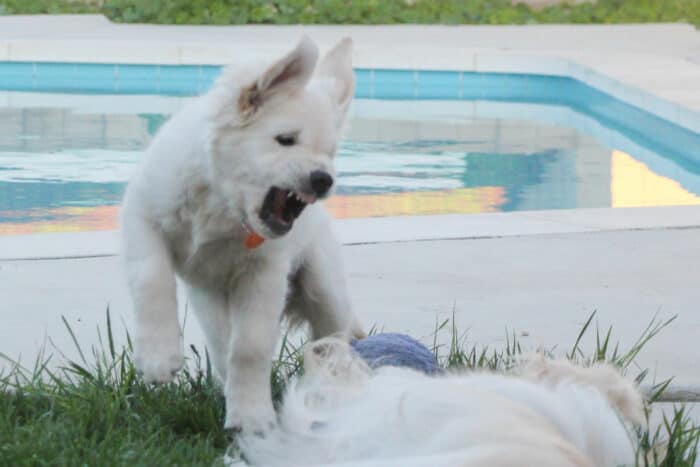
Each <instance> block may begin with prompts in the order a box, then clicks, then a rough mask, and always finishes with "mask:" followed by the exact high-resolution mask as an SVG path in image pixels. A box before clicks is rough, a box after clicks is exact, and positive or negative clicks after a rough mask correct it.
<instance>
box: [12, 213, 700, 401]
mask: <svg viewBox="0 0 700 467" xmlns="http://www.w3.org/2000/svg"><path fill="white" fill-rule="evenodd" d="M337 227H338V230H339V232H340V233H341V238H342V239H343V242H344V244H345V245H344V247H343V252H344V256H345V262H346V269H347V271H348V277H349V287H350V291H351V295H352V299H353V303H354V307H355V309H356V310H357V311H358V312H359V313H360V315H361V316H362V318H363V319H364V321H365V322H366V324H367V325H376V326H378V327H380V328H384V329H386V330H391V331H400V332H408V333H410V334H412V335H415V336H418V337H423V338H426V339H431V334H432V331H433V330H434V329H435V326H436V323H437V322H439V321H442V320H444V319H447V318H450V317H452V315H453V313H454V316H455V319H456V322H457V325H458V327H459V329H460V330H461V331H468V336H469V341H470V342H472V343H474V344H480V345H481V344H483V345H489V346H496V347H501V346H502V345H504V342H505V332H506V329H508V330H510V332H515V334H516V335H517V336H519V340H520V341H521V342H522V344H523V345H524V346H525V347H526V348H536V347H538V346H544V347H545V348H553V347H556V348H558V349H560V350H561V351H564V350H565V349H568V348H569V346H570V345H571V344H572V343H573V342H574V340H575V338H576V334H577V333H578V331H579V330H580V327H581V325H582V324H583V323H584V322H585V320H586V318H587V317H588V316H589V315H590V313H592V312H593V311H594V310H597V312H598V320H599V322H600V325H601V328H603V329H607V327H608V326H613V331H614V334H613V335H614V338H615V339H616V340H619V341H620V342H621V344H622V347H623V348H625V347H629V346H631V345H632V343H633V342H634V340H635V339H636V338H637V337H638V336H639V335H640V333H641V332H642V330H643V329H644V328H645V327H646V325H647V324H649V322H650V321H651V320H652V319H653V318H654V317H655V316H657V315H658V318H659V319H666V318H670V317H672V316H674V315H678V318H677V320H676V321H675V322H674V323H672V324H671V325H670V326H669V327H668V328H667V329H666V330H664V331H663V332H662V333H661V334H660V335H659V336H657V337H656V338H655V339H653V340H652V341H651V342H650V343H649V344H648V346H647V348H646V349H645V350H644V352H642V354H641V355H640V359H639V364H640V365H641V366H642V367H645V368H650V369H652V371H653V372H654V373H655V374H656V376H657V379H661V378H666V377H670V376H674V377H675V383H674V385H679V386H698V387H700V359H698V358H697V356H698V355H697V351H696V349H695V346H694V345H693V344H694V340H695V339H696V336H697V335H698V332H700V313H698V303H700V288H699V287H697V274H696V273H695V271H697V264H700V249H698V248H697V242H698V240H697V239H698V238H699V237H698V236H699V235H700V206H688V207H668V208H633V209H615V210H613V209H590V210H589V209H580V210H572V211H543V212H532V213H508V214H481V215H479V214H477V215H457V216H427V217H423V218H419V217H405V218H396V219H382V218H380V219H359V220H346V221H338V225H337ZM42 237H43V238H42ZM52 237H53V239H57V238H60V237H63V238H62V241H63V242H65V243H64V246H65V247H66V249H65V252H67V253H70V254H68V255H66V256H70V257H65V256H64V257H62V258H61V257H60V256H56V255H55V254H54V255H52V253H51V251H49V250H45V251H42V250H41V249H40V248H41V247H40V245H42V244H43V245H44V248H46V245H51V246H53V247H54V248H55V247H56V246H57V245H60V242H57V241H55V240H51V238H47V237H46V236H43V235H37V236H34V235H27V236H4V237H0V256H1V257H2V258H0V296H2V297H3V304H2V312H3V313H2V314H3V328H2V335H1V341H2V343H3V345H2V347H3V348H2V352H3V353H5V354H8V355H9V356H11V357H13V358H17V357H18V356H19V355H20V354H21V355H22V356H23V357H22V361H24V362H30V361H33V358H34V357H35V355H36V354H37V351H38V349H39V348H40V346H41V343H42V342H44V340H45V337H46V336H49V337H51V339H52V340H53V342H55V343H56V345H57V348H58V349H60V350H61V351H64V352H65V353H66V354H67V355H68V356H72V357H76V356H77V353H76V352H75V351H74V350H73V349H74V347H73V344H72V342H71V340H70V336H69V335H68V333H67V332H66V331H65V328H64V327H63V325H62V323H61V316H62V315H65V316H66V318H67V320H68V322H69V323H70V324H71V326H73V329H74V330H75V332H76V334H77V336H78V339H79V340H80V342H82V343H83V344H84V345H85V346H86V347H89V346H90V345H92V344H96V343H97V337H98V336H97V333H96V331H95V330H96V327H97V326H102V327H103V330H104V326H103V324H104V311H105V310H106V309H107V307H109V308H110V310H111V313H112V316H113V319H114V320H115V322H118V323H119V322H123V323H125V325H126V327H127V328H130V323H131V311H130V310H131V306H130V302H129V298H128V294H127V290H126V284H125V280H124V276H123V271H122V270H121V263H120V260H119V258H118V257H117V256H114V255H115V254H116V253H117V248H118V242H117V240H116V237H117V236H116V234H115V233H110V232H106V233H81V234H53V235H52ZM370 237H374V239H373V240H371V239H370ZM407 237H412V238H407ZM32 243H34V245H32ZM34 247H36V248H37V250H35V254H34V255H30V256H27V253H28V252H30V251H31V249H32V248H34ZM71 248H72V250H71ZM80 248H83V250H81V249H80ZM13 253H14V254H13ZM54 253H55V251H54ZM88 253H89V254H88ZM90 254H99V255H100V257H91V256H90ZM18 258H24V259H18ZM30 258H34V259H30ZM42 258H43V259H42ZM180 305H181V314H182V315H184V308H185V307H186V304H185V300H184V297H183V299H181V303H180ZM122 331H123V329H121V327H120V329H119V331H118V332H117V334H118V335H119V337H120V338H121V339H120V340H121V341H122V342H123V341H124V339H123V337H124V333H123V332H122ZM185 336H186V340H187V342H190V343H194V344H196V345H198V346H201V345H202V344H203V339H202V336H201V332H200V330H199V327H198V325H197V323H196V322H195V321H194V320H193V319H192V318H191V317H190V319H188V320H187V325H186V331H185ZM442 337H443V340H444V339H446V338H448V337H449V335H448V334H444V335H443V336H442ZM592 342H593V335H592V334H591V335H590V336H589V340H588V341H587V346H588V348H589V349H590V345H591V344H592ZM0 367H2V364H0Z"/></svg>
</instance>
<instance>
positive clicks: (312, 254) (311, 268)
mask: <svg viewBox="0 0 700 467" xmlns="http://www.w3.org/2000/svg"><path fill="white" fill-rule="evenodd" d="M294 282H295V284H294V286H295V289H294V295H293V296H292V297H290V303H289V312H290V313H292V314H293V315H299V316H300V317H301V318H303V319H305V320H307V321H308V322H309V324H310V325H311V331H312V337H313V339H320V338H322V337H325V336H331V335H336V336H338V337H345V338H351V337H354V338H358V339H361V338H363V337H366V334H365V332H364V330H363V328H362V325H361V324H360V321H359V319H358V318H357V316H356V315H355V313H353V311H352V309H351V306H350V298H349V297H348V292H347V287H346V285H345V277H344V271H343V265H342V260H341V257H340V248H339V246H338V244H337V243H336V241H335V239H334V238H333V237H332V236H331V234H330V232H328V235H319V238H318V239H317V241H316V242H315V243H314V244H313V246H312V247H311V248H310V249H309V251H307V252H306V254H305V255H304V258H303V261H302V265H301V267H300V269H299V271H298V273H297V276H296V278H295V281H294Z"/></svg>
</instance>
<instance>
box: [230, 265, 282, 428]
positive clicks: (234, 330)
mask: <svg viewBox="0 0 700 467" xmlns="http://www.w3.org/2000/svg"><path fill="white" fill-rule="evenodd" d="M288 272H289V263H288V262H287V261H269V262H268V261H263V262H261V263H260V264H258V265H256V266H251V267H250V268H249V269H248V270H247V271H246V274H245V275H244V276H243V277H241V278H240V280H239V281H238V283H237V284H236V287H235V289H234V290H232V291H231V293H230V294H229V298H228V308H229V313H230V314H231V319H232V327H231V341H230V348H229V353H228V355H227V363H226V377H225V385H224V395H225V397H226V420H225V422H224V426H225V427H226V428H231V429H235V430H242V431H243V432H247V433H251V432H258V433H266V432H267V431H268V430H270V429H271V428H272V427H274V425H275V423H276V416H275V411H274V408H273V406H272V388H271V384H270V373H271V371H272V357H273V353H274V351H275V344H276V343H277V339H278V337H279V332H280V319H281V317H282V310H283V309H284V300H285V297H286V295H287V274H288Z"/></svg>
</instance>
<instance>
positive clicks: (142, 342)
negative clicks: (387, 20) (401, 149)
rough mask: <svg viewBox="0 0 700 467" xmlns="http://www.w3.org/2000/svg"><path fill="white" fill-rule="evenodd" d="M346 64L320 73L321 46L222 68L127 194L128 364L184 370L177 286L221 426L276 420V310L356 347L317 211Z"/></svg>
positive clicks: (170, 126) (339, 119) (155, 377)
mask: <svg viewBox="0 0 700 467" xmlns="http://www.w3.org/2000/svg"><path fill="white" fill-rule="evenodd" d="M351 55H352V43H351V41H350V40H349V39H344V40H342V41H341V42H339V43H338V44H337V45H336V46H335V47H334V48H333V49H332V50H331V51H330V52H329V53H328V54H327V55H326V56H325V57H324V58H323V60H322V61H321V63H320V66H319V67H318V70H316V72H315V69H316V61H317V58H318V49H317V47H316V45H315V44H314V43H312V42H311V41H310V40H309V39H306V38H303V39H302V40H301V41H300V42H299V44H298V45H297V46H296V48H295V49H294V50H293V51H291V52H290V53H289V54H287V55H286V56H284V57H282V58H281V59H279V60H278V61H276V62H274V63H272V64H266V65H262V66H261V65H242V66H237V67H231V68H229V69H227V70H226V71H224V73H223V74H222V76H221V78H220V79H219V80H218V81H217V83H216V84H215V86H214V87H213V88H212V90H211V91H210V92H209V93H207V94H206V95H204V96H202V97H200V98H198V99H195V100H194V101H193V102H192V103H191V104H189V105H187V106H186V107H185V108H183V109H182V110H181V111H180V112H179V113H178V114H176V115H175V116H174V117H173V118H172V119H171V120H170V121H168V122H167V123H166V124H165V125H164V126H163V128H162V129H161V130H160V131H159V133H158V134H157V135H156V137H155V138H154V140H153V142H152V143H151V145H150V147H149V149H148V152H147V155H146V158H145V160H144V161H143V164H142V166H141V168H140V170H139V171H138V173H137V174H136V175H135V177H134V178H133V179H132V180H131V182H130V184H129V187H128V189H127V194H126V197H125V201H124V207H123V219H122V223H123V232H124V257H125V262H126V270H127V275H128V279H129V285H130V290H131V294H132V297H133V302H134V308H135V314H136V330H135V342H134V344H135V364H136V366H137V368H138V369H139V371H141V372H142V374H143V377H144V378H145V379H146V380H147V381H153V382H165V381H169V380H171V379H172V378H173V375H174V374H175V373H176V372H177V371H178V369H179V368H180V367H181V366H182V364H183V348H182V347H183V343H182V333H181V329H180V325H179V321H178V315H177V302H176V281H175V276H176V275H178V276H179V277H180V278H182V279H183V281H184V282H185V283H186V284H187V287H188V298H189V303H190V305H192V307H193V308H194V310H195V314H196V316H197V317H198V320H199V321H200V323H201V325H202V328H203V329H204V332H205V334H206V337H207V341H208V348H209V350H210V353H211V358H212V362H213V366H214V368H215V370H216V372H217V373H218V376H219V377H220V378H221V379H222V381H223V384H224V394H225V397H226V420H225V425H226V427H229V428H234V429H242V430H243V431H244V432H260V431H263V432H264V431H266V430H268V429H269V428H270V427H272V426H273V425H274V423H275V412H274V410H273V406H272V401H271V391H270V370H271V357H272V354H273V352H274V347H275V345H276V342H277V340H278V334H279V327H280V319H281V318H282V315H283V313H284V312H286V313H288V314H292V315H294V316H296V317H297V318H302V319H304V320H306V321H308V322H309V323H310V326H311V329H312V333H313V337H314V338H319V337H322V336H327V335H343V336H346V337H350V336H351V335H354V336H356V337H362V336H363V331H362V328H361V326H360V325H359V323H358V320H357V319H356V317H355V315H354V314H353V313H352V312H351V310H350V304H349V301H348V297H347V294H346V290H345V283H344V277H343V272H342V265H341V261H340V252H339V248H338V246H337V244H336V241H335V239H334V236H333V234H332V232H331V228H330V224H329V219H328V217H327V215H326V214H325V212H324V211H323V208H322V207H321V206H320V203H315V201H317V200H319V199H322V198H325V197H327V196H328V195H329V193H330V192H331V189H332V185H333V182H334V179H333V177H334V169H333V157H334V154H335V152H336V148H337V144H338V138H339V135H340V132H341V128H342V126H343V122H344V119H345V114H346V111H347V109H348V106H349V104H350V101H351V99H352V96H353V92H354V75H353V71H352V59H351ZM314 72H315V74H314Z"/></svg>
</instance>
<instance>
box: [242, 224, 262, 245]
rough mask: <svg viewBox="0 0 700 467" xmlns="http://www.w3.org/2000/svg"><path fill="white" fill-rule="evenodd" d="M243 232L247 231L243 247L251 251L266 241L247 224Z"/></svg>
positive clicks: (244, 225)
mask: <svg viewBox="0 0 700 467" xmlns="http://www.w3.org/2000/svg"><path fill="white" fill-rule="evenodd" d="M243 230H245V233H246V235H245V240H244V241H243V245H245V247H246V248H247V249H249V250H253V249H255V248H257V247H259V246H260V245H262V244H263V242H264V241H265V237H263V236H261V235H260V234H259V233H257V232H256V231H255V230H253V229H252V228H251V227H250V226H249V225H248V224H247V223H246V222H244V223H243Z"/></svg>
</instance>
